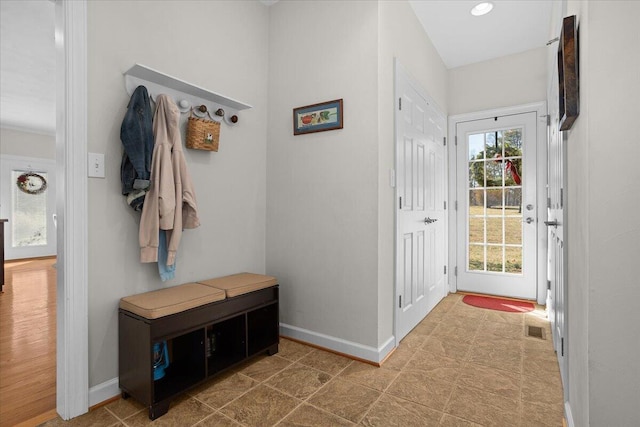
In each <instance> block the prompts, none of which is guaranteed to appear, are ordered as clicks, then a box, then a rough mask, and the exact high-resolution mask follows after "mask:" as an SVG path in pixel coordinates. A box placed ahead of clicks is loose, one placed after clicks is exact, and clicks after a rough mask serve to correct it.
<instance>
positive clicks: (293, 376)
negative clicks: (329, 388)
mask: <svg viewBox="0 0 640 427" xmlns="http://www.w3.org/2000/svg"><path fill="white" fill-rule="evenodd" d="M330 379H331V375H329V374H327V373H326V372H322V371H318V370H317V369H313V368H311V367H309V366H304V365H300V364H295V365H292V366H289V367H288V368H286V369H285V370H284V371H281V372H279V373H277V374H276V375H274V376H273V377H271V378H269V380H268V381H267V384H268V385H270V386H272V387H273V388H276V389H278V390H280V391H283V392H285V393H287V394H290V395H292V396H294V397H297V398H298V399H306V398H307V397H309V396H311V395H312V394H313V393H315V392H316V391H318V389H319V388H320V387H322V386H323V385H325V384H326V383H328V382H329V380H330Z"/></svg>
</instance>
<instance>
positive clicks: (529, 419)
mask: <svg viewBox="0 0 640 427" xmlns="http://www.w3.org/2000/svg"><path fill="white" fill-rule="evenodd" d="M563 416H564V407H563V405H562V403H561V402H558V403H555V404H550V405H537V404H535V403H529V402H522V427H542V426H544V427H562V418H563Z"/></svg>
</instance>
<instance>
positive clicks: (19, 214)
mask: <svg viewBox="0 0 640 427" xmlns="http://www.w3.org/2000/svg"><path fill="white" fill-rule="evenodd" d="M24 173H34V174H37V175H38V176H39V177H42V178H43V179H44V180H45V182H46V188H45V190H44V191H43V192H42V193H39V194H31V193H26V192H24V191H21V190H19V189H18V187H17V184H16V180H17V178H18V177H19V176H20V175H22V174H24ZM55 176H56V174H55V161H53V160H48V159H39V158H31V157H21V156H11V155H3V156H2V160H1V167H0V182H1V185H0V216H1V217H2V218H6V219H8V220H9V221H8V222H7V223H5V227H4V229H5V232H4V240H5V241H4V250H5V259H8V260H11V259H20V258H35V257H42V256H50V255H55V254H56V231H55V228H56V225H55V212H56V211H55ZM38 182H39V179H38Z"/></svg>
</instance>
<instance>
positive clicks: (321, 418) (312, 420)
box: [278, 404, 355, 427]
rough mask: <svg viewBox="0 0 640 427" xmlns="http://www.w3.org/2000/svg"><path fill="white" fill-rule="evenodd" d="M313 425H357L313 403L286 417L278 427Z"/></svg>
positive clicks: (338, 426) (306, 426)
mask: <svg viewBox="0 0 640 427" xmlns="http://www.w3.org/2000/svg"><path fill="white" fill-rule="evenodd" d="M312 426H332V427H334V426H335V427H347V426H355V424H354V423H352V422H351V421H348V420H345V419H344V418H340V417H339V416H337V415H333V414H330V413H329V412H325V411H322V410H320V409H318V408H315V407H313V406H311V405H306V404H305V405H302V406H300V407H298V408H297V409H296V410H295V411H293V412H292V413H291V415H289V416H288V417H287V418H285V419H284V420H283V421H282V422H281V423H280V424H278V427H312Z"/></svg>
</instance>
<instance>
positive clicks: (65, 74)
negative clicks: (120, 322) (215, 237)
mask: <svg viewBox="0 0 640 427" xmlns="http://www.w3.org/2000/svg"><path fill="white" fill-rule="evenodd" d="M55 16H56V17H55V20H56V23H55V27H56V31H55V34H56V42H55V43H56V180H57V183H58V186H57V191H56V214H57V218H58V227H57V230H56V232H57V253H58V261H57V265H58V269H57V301H56V304H57V327H56V329H57V332H56V349H57V350H56V352H57V358H56V410H57V412H58V414H59V415H60V417H61V418H62V419H63V420H68V419H71V418H73V417H76V416H78V415H82V414H84V413H86V412H88V410H89V333H88V327H89V314H88V289H89V285H88V256H87V250H88V235H87V234H88V205H87V203H88V202H87V200H88V194H87V184H88V182H87V181H88V179H87V41H86V40H87V2H86V0H56V1H55Z"/></svg>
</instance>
